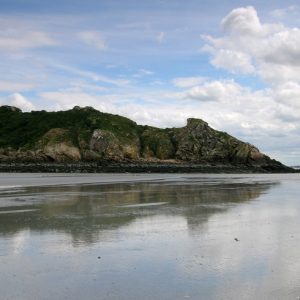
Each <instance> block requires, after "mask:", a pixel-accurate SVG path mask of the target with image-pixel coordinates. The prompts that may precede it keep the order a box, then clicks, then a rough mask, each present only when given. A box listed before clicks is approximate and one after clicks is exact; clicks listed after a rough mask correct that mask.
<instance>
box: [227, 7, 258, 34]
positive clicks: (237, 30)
mask: <svg viewBox="0 0 300 300" xmlns="http://www.w3.org/2000/svg"><path fill="white" fill-rule="evenodd" d="M221 24H222V27H223V29H224V31H225V32H227V33H230V34H236V35H241V34H246V35H258V34H261V30H262V25H261V23H260V20H259V18H258V15H257V12H256V10H255V8H254V7H252V6H248V7H241V8H236V9H234V10H232V11H231V12H230V13H229V14H228V15H227V16H226V17H225V18H224V19H223V20H222V23H221Z"/></svg>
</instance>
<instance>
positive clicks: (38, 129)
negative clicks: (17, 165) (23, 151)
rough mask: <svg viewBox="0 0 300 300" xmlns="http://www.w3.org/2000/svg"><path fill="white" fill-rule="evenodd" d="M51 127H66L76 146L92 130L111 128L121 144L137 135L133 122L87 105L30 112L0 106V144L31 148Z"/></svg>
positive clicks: (86, 138)
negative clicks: (65, 109) (51, 110)
mask: <svg viewBox="0 0 300 300" xmlns="http://www.w3.org/2000/svg"><path fill="white" fill-rule="evenodd" d="M53 128H62V129H67V130H68V131H69V134H70V136H71V138H72V141H73V143H74V145H78V137H81V138H82V139H83V140H85V141H88V140H89V139H90V137H91V135H92V132H93V131H94V130H95V129H104V130H108V131H111V132H113V133H114V134H115V136H116V137H118V138H119V139H120V140H121V141H122V142H124V143H125V142H130V141H131V140H132V139H134V138H135V137H136V136H137V134H138V126H137V124H136V123H135V122H133V121H131V120H129V119H127V118H125V117H121V116H118V115H112V114H107V113H101V112H99V111H97V110H95V109H93V108H90V107H86V108H79V107H74V108H73V109H71V110H67V111H58V112H46V111H32V112H30V113H22V112H21V111H20V110H18V109H16V110H15V109H13V108H11V107H7V106H2V107H0V147H3V148H5V147H12V148H14V149H18V148H20V147H24V148H31V147H33V146H34V144H35V143H36V142H37V141H38V140H40V139H41V138H42V137H43V135H44V134H46V133H47V132H48V131H49V130H50V129H53Z"/></svg>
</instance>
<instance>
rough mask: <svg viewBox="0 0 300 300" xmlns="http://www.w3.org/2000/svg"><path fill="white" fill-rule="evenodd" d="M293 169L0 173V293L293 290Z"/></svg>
mask: <svg viewBox="0 0 300 300" xmlns="http://www.w3.org/2000/svg"><path fill="white" fill-rule="evenodd" d="M299 216H300V174H280V175H278V174H263V175H260V174H250V175H248V174H242V175H240V174H236V175H233V174H224V175H222V174H93V175H91V174H86V175H85V174H78V175H77V174H12V173H2V174H0V266H1V267H0V292H1V296H0V298H1V299H22V300H27V299H28V300H29V299H30V300H31V299H120V300H121V299H122V300H123V299H125V300H133V299H146V300H148V299H149V300H150V299H151V300H152V299H164V300H169V299H170V300H171V299H172V300H173V299H299V296H300V283H299V278H300V254H299V249H300V217H299Z"/></svg>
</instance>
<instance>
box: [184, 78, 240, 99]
mask: <svg viewBox="0 0 300 300" xmlns="http://www.w3.org/2000/svg"><path fill="white" fill-rule="evenodd" d="M240 92H241V87H240V86H239V85H238V84H236V83H235V82H234V81H232V80H229V81H210V82H205V83H204V84H203V85H199V86H194V87H192V88H191V89H190V90H188V91H186V94H185V97H186V98H189V99H194V100H199V101H226V100H227V99H233V98H234V97H236V96H237V95H238V94H240Z"/></svg>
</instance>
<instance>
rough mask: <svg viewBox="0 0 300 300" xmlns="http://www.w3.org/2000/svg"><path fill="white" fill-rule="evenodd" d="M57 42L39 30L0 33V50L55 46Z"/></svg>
mask: <svg viewBox="0 0 300 300" xmlns="http://www.w3.org/2000/svg"><path fill="white" fill-rule="evenodd" d="M57 44H58V43H57V42H56V41H55V40H54V39H52V38H51V37H50V36H49V35H48V34H47V33H45V32H41V31H31V32H22V31H17V32H12V31H9V32H7V31H4V32H2V34H0V50H1V51H18V50H23V49H29V48H39V47H46V46H55V45H57Z"/></svg>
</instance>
